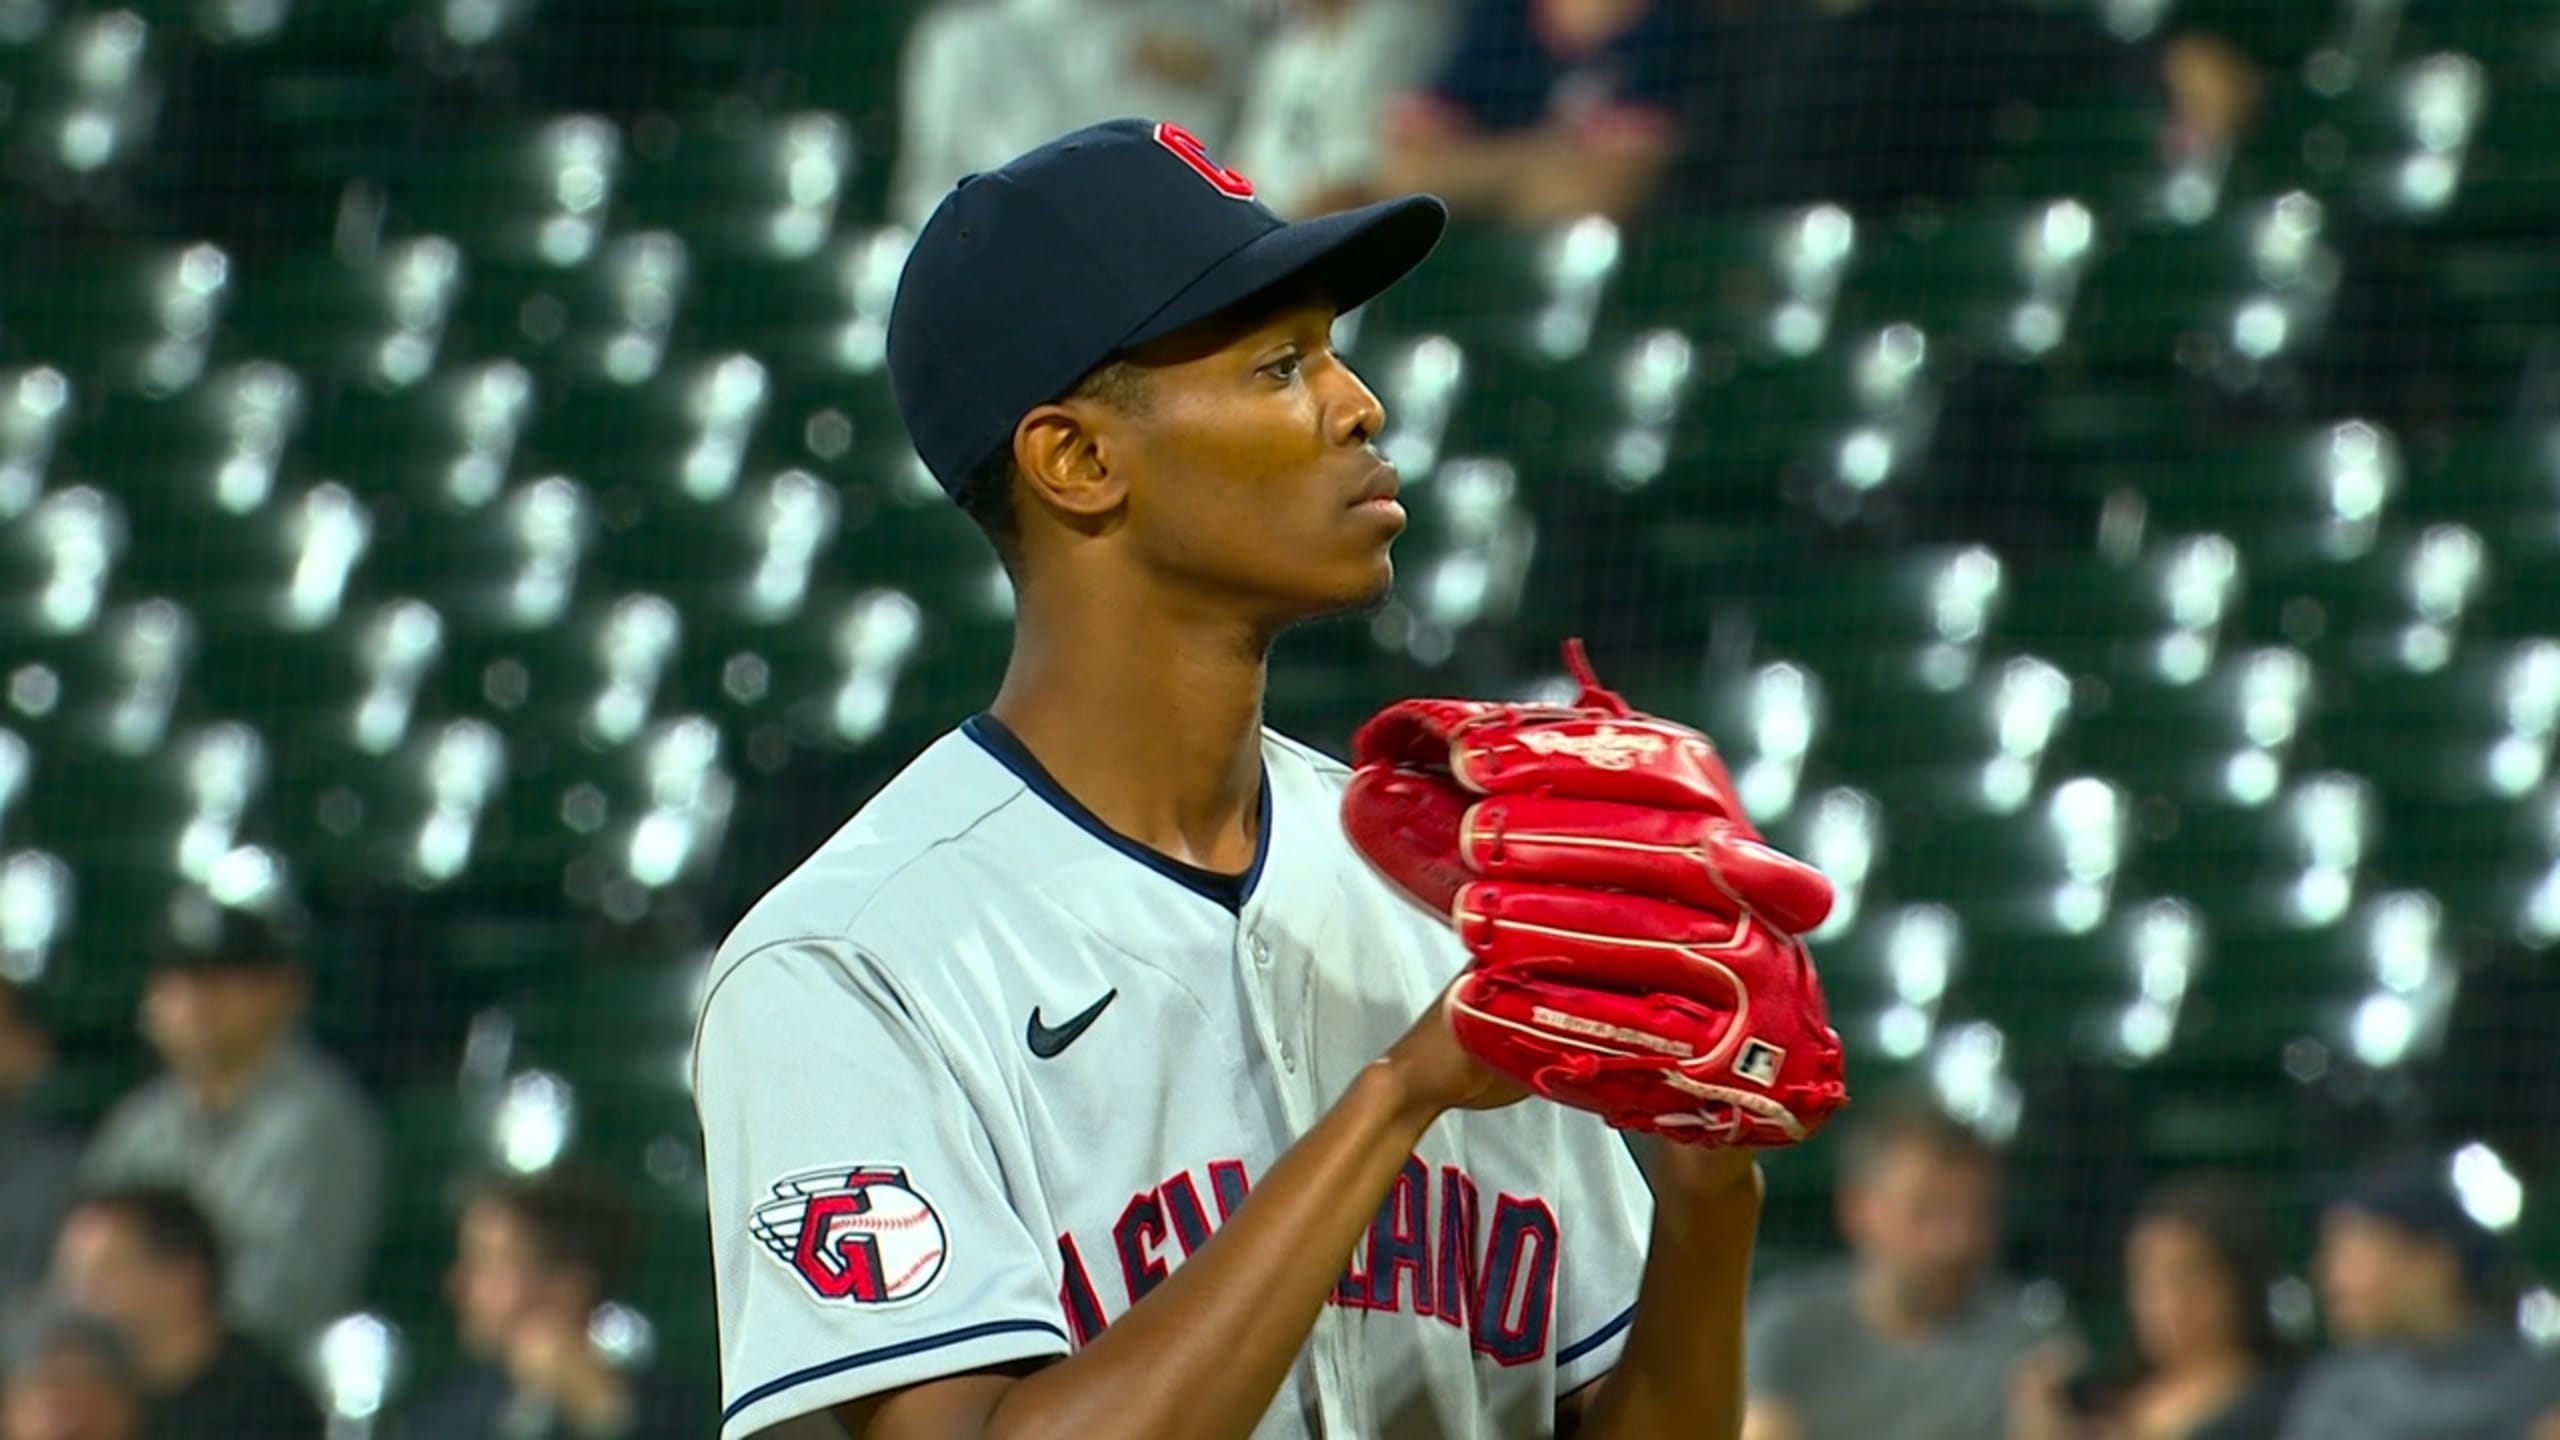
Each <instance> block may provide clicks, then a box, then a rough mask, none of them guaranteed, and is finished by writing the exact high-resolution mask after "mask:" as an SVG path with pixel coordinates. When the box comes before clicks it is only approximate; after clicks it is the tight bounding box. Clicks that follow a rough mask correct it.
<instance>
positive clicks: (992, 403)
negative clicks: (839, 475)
mask: <svg viewBox="0 0 2560 1440" xmlns="http://www.w3.org/2000/svg"><path fill="white" fill-rule="evenodd" d="M1447 225H1448V209H1447V207H1445V206H1443V205H1442V204H1441V203H1440V201H1439V200H1438V199H1437V198H1436V197H1433V196H1429V195H1412V196H1407V197H1405V198H1403V199H1400V200H1389V201H1385V202H1383V203H1381V204H1376V205H1370V206H1366V207H1364V208H1361V209H1358V210H1350V211H1345V212H1343V213H1342V214H1338V215H1327V216H1324V217H1322V218H1319V219H1314V220H1304V221H1300V222H1298V223H1296V224H1291V223H1289V222H1288V221H1286V220H1283V219H1281V218H1280V217H1279V216H1278V215H1276V214H1274V213H1272V211H1271V209H1270V208H1269V207H1268V206H1266V205H1264V204H1263V203H1262V202H1261V201H1259V200H1257V199H1255V198H1254V193H1253V182H1252V181H1250V180H1248V179H1246V178H1245V177H1244V176H1242V175H1239V174H1237V173H1236V172H1235V171H1233V170H1230V169H1228V168H1226V167H1225V166H1223V165H1220V164H1219V163H1218V162H1217V161H1215V160H1212V159H1210V158H1209V156H1208V154H1207V152H1206V151H1204V150H1203V149H1202V148H1201V146H1200V142H1199V141H1198V140H1196V139H1193V138H1192V136H1191V135H1190V134H1189V132H1187V131H1185V130H1183V129H1182V128H1181V127H1180V126H1177V125H1170V124H1163V123H1159V122H1155V121H1149V120H1110V121H1105V122H1104V123H1102V124H1099V125H1092V126H1088V127H1086V128H1085V129H1082V130H1078V131H1075V132H1073V133H1071V134H1068V135H1064V136H1061V137H1059V138H1058V139H1056V140H1052V141H1050V142H1049V143H1048V144H1046V145H1043V146H1041V147H1040V148H1039V149H1037V150H1033V151H1031V152H1030V153H1028V154H1026V155H1022V156H1020V157H1018V158H1016V159H1015V160H1013V161H1012V162H1011V163H1009V164H1007V165H1005V166H1003V167H1002V168H1001V169H997V170H991V171H987V172H985V173H983V174H978V175H970V176H967V177H965V178H963V179H962V180H961V181H960V183H959V185H958V186H956V187H955V188H954V189H953V190H952V192H951V193H950V194H949V195H947V196H945V197H943V201H942V204H941V205H940V206H939V207H937V208H936V209H935V210H934V212H933V217H932V218H931V219H929V220H927V221H926V222H925V225H924V230H923V232H922V233H921V234H919V235H918V236H917V237H916V243H915V248H914V250H913V251H912V252H910V253H909V254H908V256H907V265H906V270H905V273H904V274H902V275H901V276H900V277H899V279H898V298H897V300H896V302H895V303H894V304H893V305H892V306H891V307H890V311H889V384H890V387H891V389H893V390H894V391H895V392H896V394H897V399H898V413H899V414H900V415H901V416H903V417H904V418H905V420H906V422H907V435H908V438H909V439H911V440H912V441H913V442H914V443H915V448H916V454H917V455H919V456H921V457H922V458H923V460H924V463H925V468H927V469H929V470H931V471H932V472H933V476H934V478H935V479H937V480H939V481H941V482H942V488H943V489H944V490H945V491H946V492H948V493H949V494H950V495H951V496H952V498H954V499H958V498H960V495H961V492H962V490H963V488H964V487H965V486H966V485H967V484H968V482H969V480H970V478H971V477H972V476H974V475H976V474H977V473H978V472H979V471H980V470H981V469H983V468H984V467H985V466H986V465H987V463H988V462H989V461H990V460H991V459H993V458H994V457H995V455H996V454H997V453H998V452H999V451H1001V450H1003V449H1004V448H1006V447H1007V446H1010V445H1011V444H1012V443H1013V432H1014V427H1016V426H1017V425H1019V424H1020V423H1021V422H1022V417H1023V415H1024V413H1025V412H1027V411H1029V410H1030V409H1031V408H1032V407H1033V406H1035V405H1044V404H1047V403H1048V402H1049V401H1052V400H1055V399H1057V398H1058V397H1059V396H1060V395H1063V394H1065V393H1066V392H1067V390H1068V389H1070V388H1071V387H1072V386H1074V384H1075V383H1076V382H1077V381H1078V380H1080V379H1082V378H1083V377H1084V376H1085V375H1086V374H1087V373H1088V372H1090V371H1092V370H1093V369H1094V368H1095V367H1096V366H1099V365H1101V364H1102V363H1104V362H1105V361H1107V360H1110V359H1111V358H1112V357H1113V356H1115V355H1118V354H1120V353H1121V352H1123V351H1126V350H1130V349H1134V348H1136V347H1137V346H1140V345H1144V344H1146V343H1147V342H1148V341H1151V340H1159V339H1162V338H1163V337H1165V336H1167V335H1170V334H1172V333H1174V332H1175V331H1177V330H1180V329H1182V328H1183V327H1184V326H1186V325H1190V324H1193V323H1194V322H1196V321H1200V320H1205V319H1207V318H1208V317H1210V316H1212V315H1215V314H1217V313H1218V312H1220V311H1222V310H1225V309H1228V308H1229V307H1231V306H1234V305H1236V304H1238V303H1240V302H1242V301H1245V300H1249V299H1251V298H1252V297H1254V296H1256V295H1259V294H1261V293H1263V292H1265V291H1267V290H1270V289H1272V288H1273V287H1275V286H1278V285H1281V284H1284V283H1287V282H1289V281H1292V280H1297V279H1301V278H1305V279H1311V280H1314V281H1316V282H1317V283H1319V284H1321V285H1322V286H1323V287H1324V289H1325V291H1326V293H1327V294H1329V295H1330V296H1331V297H1332V299H1333V301H1334V303H1335V304H1336V305H1338V306H1340V307H1341V308H1342V309H1344V310H1349V309H1351V308H1352V307H1353V306H1355V305H1358V304H1360V303H1361V302H1363V301H1365V300H1368V299H1369V298H1370V297H1371V296H1374V295H1376V294H1377V293H1378V292H1379V291H1381V290H1384V289H1386V288H1387V287H1388V286H1389V285H1392V284H1394V283H1395V282H1396V281H1397V280H1398V279H1399V278H1401V277H1402V276H1403V275H1404V274H1405V273H1406V272H1407V271H1409V270H1411V269H1413V267H1414V266H1416V265H1419V264H1421V263H1422V260H1423V257H1425V256H1427V255H1429V254H1430V253H1431V250H1432V247H1433V246H1435V245H1437V244H1439V243H1440V232H1441V231H1442V230H1443V229H1445V228H1447Z"/></svg>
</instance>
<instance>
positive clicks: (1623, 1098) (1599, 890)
mask: <svg viewBox="0 0 2560 1440" xmlns="http://www.w3.org/2000/svg"><path fill="white" fill-rule="evenodd" d="M1565 663H1566V664H1567V665H1568V666H1569V667H1570V668H1571V669H1572V671H1573V675H1574V678H1575V679H1577V680H1579V681H1581V682H1582V695H1581V698H1580V699H1579V700H1577V701H1576V702H1575V703H1574V704H1572V705H1570V706H1563V707H1556V706H1537V705H1504V704H1491V703H1486V702H1480V701H1471V700H1407V701H1404V702H1402V703H1400V704H1396V705H1392V706H1389V707H1388V708H1387V709H1386V710H1384V711H1382V712H1380V713H1379V715H1378V716H1377V717H1376V718H1375V719H1373V720H1371V721H1370V722H1369V723H1368V724H1366V725H1364V726H1362V727H1361V728H1360V733H1359V734H1358V735H1357V736H1355V737H1354V738H1353V740H1352V759H1353V764H1354V765H1355V766H1356V767H1357V769H1356V770H1355V772H1354V773H1353V775H1352V778H1351V783H1350V786H1349V788H1348V789H1347V790H1346V791H1345V792H1344V795H1343V807H1342V813H1343V828H1344V830H1345V831H1346V832H1347V833H1348V834H1349V835H1350V837H1351V841H1352V843H1353V844H1355V845H1357V846H1358V847H1359V848H1360V852H1361V853H1362V854H1364V855H1366V856H1367V857H1368V858H1369V860H1370V863H1372V864H1373V865H1375V866H1377V868H1378V869H1379V870H1380V871H1381V872H1382V873H1383V874H1385V875H1386V876H1387V878H1388V879H1390V880H1392V881H1394V882H1395V883H1396V884H1397V885H1398V886H1399V887H1401V888H1402V889H1403V890H1404V891H1405V892H1406V893H1408V894H1410V895H1412V896H1413V897H1414V898H1415V899H1416V900H1418V901H1420V902H1422V903H1423V904H1424V905H1427V906H1430V907H1431V908H1432V909H1434V910H1437V911H1439V912H1441V913H1444V914H1446V915H1448V916H1449V917H1450V920H1451V923H1452V924H1453V925H1454V926H1455V928H1456V929H1457V932H1458V935H1459V938H1460V939H1462V940H1463V941H1465V943H1466V946H1467V950H1468V952H1469V954H1470V955H1472V956H1473V961H1472V963H1471V964H1470V965H1469V967H1468V970H1467V973H1466V974H1465V975H1464V976H1462V977H1461V978H1460V979H1459V981H1458V984H1457V986H1456V988H1455V989H1454V990H1453V991H1452V993H1451V996H1450V1006H1449V1016H1450V1023H1451V1025H1452V1026H1453V1027H1454V1028H1455V1029H1456V1031H1457V1036H1458V1041H1459V1043H1460V1044H1462V1045H1464V1046H1465V1047H1466V1048H1467V1049H1468V1050H1469V1051H1470V1052H1472V1053H1474V1054H1475V1055H1476V1056H1477V1057H1478V1058H1480V1059H1482V1060H1483V1061H1484V1062H1485V1063H1486V1064H1488V1065H1491V1066H1492V1067H1493V1068H1495V1069H1496V1070H1499V1071H1501V1072H1502V1073H1503V1074H1505V1075H1508V1076H1510V1077H1512V1078H1513V1079H1515V1080H1518V1081H1519V1082H1521V1083H1522V1084H1524V1085H1527V1086H1529V1087H1530V1088H1531V1089H1533V1090H1535V1091H1537V1092H1538V1093H1539V1094H1541V1095H1544V1096H1546V1097H1548V1098H1549V1099H1552V1100H1556V1101H1559V1102H1561V1103H1563V1104H1567V1105H1571V1106H1574V1107H1576V1108H1578V1109H1583V1110H1590V1111H1593V1112H1596V1113H1597V1114H1599V1115H1601V1116H1603V1117H1605V1118H1606V1119H1607V1120H1608V1122H1609V1123H1610V1124H1612V1125H1615V1126H1617V1127H1619V1128H1621V1129H1631V1130H1643V1131H1649V1132H1651V1133H1654V1134H1658V1135H1661V1136H1662V1137H1664V1138H1665V1139H1669V1140H1677V1141H1683V1142H1687V1143H1690V1144H1697V1145H1708V1146H1726V1145H1751V1146H1777V1145H1790V1144H1794V1143H1795V1142H1797V1141H1800V1140H1803V1139H1805V1138H1807V1137H1808V1136H1810V1135H1812V1134H1813V1133H1814V1132H1815V1131H1817V1130H1819V1129H1821V1128H1822V1124H1823V1122H1824V1121H1825V1120H1828V1119H1829V1118H1830V1117H1831V1114H1832V1112H1834V1111H1836V1110H1838V1109H1839V1108H1840V1107H1841V1106H1842V1105H1843V1104H1846V1103H1847V1101H1848V1091H1847V1088H1846V1086H1845V1085H1844V1084H1843V1082H1842V1079H1841V1063H1840V1037H1839V1035H1838V1034H1837V1033H1835V1032H1834V1031H1833V1030H1832V1029H1831V1026H1830V1023H1829V1021H1828V1018H1827V1017H1826V1015H1825V1013H1824V1007H1823V999H1822V985H1821V981H1820V979H1819V977H1817V976H1816V975H1815V974H1814V969H1813V960H1812V957H1811V956H1810V955H1808V954H1807V953H1806V951H1805V948H1804V944H1803V942H1802V941H1801V940H1799V939H1798V938H1797V937H1798V936H1799V935H1801V934H1802V933H1803V932H1804V931H1806V930H1809V929H1812V928H1813V927H1814V926H1816V925H1819V924H1821V923H1822V919H1823V917H1824V916H1825V915H1827V914H1829V913H1830V909H1831V883H1830V882H1829V881H1828V880H1826V879H1824V878H1823V876H1822V873H1821V872H1820V871H1818V870H1815V869H1813V868H1812V867H1811V866H1809V865H1806V864H1804V863H1802V862H1800V861H1797V860H1793V859H1790V858H1788V857H1787V856H1784V855H1781V854H1779V853H1778V852H1777V851H1775V850H1772V849H1770V848H1769V847H1768V846H1767V845H1766V844H1764V843H1762V841H1761V839H1760V834H1759V832H1758V831H1757V830H1755V829H1753V828H1752V825H1751V821H1750V819H1749V818H1748V817H1747V816H1745V815H1744V814H1743V811H1742V806H1741V803H1740V802H1739V801H1738V800H1737V799H1736V798H1735V797H1734V793H1733V782H1732V780H1731V779H1730V778H1729V777H1728V776H1727V775H1726V773H1725V768H1724V762H1723V761H1722V760H1720V759H1718V758H1717V756H1716V751H1715V746H1714V745H1713V744H1712V743H1711V742H1709V741H1708V739H1707V737H1705V736H1704V735H1701V734H1699V733H1698V732H1697V731H1695V730H1692V729H1690V728H1688V727H1687V726H1685V725H1678V724H1674V723H1672V722H1671V721H1668V720H1662V719H1657V718H1655V717H1654V716H1650V715H1645V714H1642V713H1639V712H1637V711H1634V710H1631V709H1629V708H1628V707H1627V703H1626V702H1625V701H1624V700H1622V699H1620V698H1619V697H1618V696H1617V695H1615V694H1613V693H1611V692H1610V691H1608V690H1604V689H1602V688H1601V687H1600V682H1599V681H1598V680H1597V679H1595V678H1593V676H1592V673H1591V667H1590V663H1589V661H1588V660H1587V659H1586V658H1585V657H1584V655H1583V652H1582V645H1581V642H1580V641H1568V642H1567V643H1566V645H1565Z"/></svg>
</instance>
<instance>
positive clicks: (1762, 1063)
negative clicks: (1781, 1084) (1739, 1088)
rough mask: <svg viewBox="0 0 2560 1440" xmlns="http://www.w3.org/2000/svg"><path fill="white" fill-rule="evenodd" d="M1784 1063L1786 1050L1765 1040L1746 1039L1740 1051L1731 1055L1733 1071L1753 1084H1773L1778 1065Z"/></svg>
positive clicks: (1776, 1081) (1775, 1079)
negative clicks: (1733, 1055)
mask: <svg viewBox="0 0 2560 1440" xmlns="http://www.w3.org/2000/svg"><path fill="white" fill-rule="evenodd" d="M1786 1063H1787V1052H1786V1051H1784V1050H1781V1049H1779V1048H1778V1047H1777V1046H1775V1045H1772V1044H1770V1043H1769V1042H1768V1041H1766V1040H1746V1041H1744V1042H1743V1044H1742V1053H1741V1054H1739V1055H1736V1056H1735V1057H1733V1073H1734V1074H1736V1075H1739V1076H1741V1077H1742V1078H1743V1079H1745V1080H1748V1081H1750V1082H1751V1083H1753V1084H1754V1085H1775V1084H1777V1083H1778V1067H1779V1066H1781V1065H1784V1064H1786Z"/></svg>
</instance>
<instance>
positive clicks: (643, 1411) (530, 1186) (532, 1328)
mask: <svg viewBox="0 0 2560 1440" xmlns="http://www.w3.org/2000/svg"><path fill="white" fill-rule="evenodd" d="M633 1229H634V1223H633V1219H632V1215H631V1211H630V1208H629V1207H628V1206H627V1205H625V1204H624V1203H623V1201H622V1199H621V1198H620V1197H619V1196H618V1195H616V1194H615V1193H614V1192H613V1190H612V1189H610V1188H609V1187H607V1186H606V1185H605V1184H604V1183H603V1182H601V1181H599V1180H597V1179H594V1178H591V1177H586V1176H581V1175H577V1174H574V1173H568V1172H559V1171H555V1172H553V1173H552V1174H550V1175H547V1176H544V1177H542V1178H540V1179H535V1180H529V1181H522V1182H516V1183H511V1184H498V1185H492V1186H490V1187H489V1188H487V1189H484V1190H482V1191H481V1192H480V1193H479V1194H478V1195H477V1196H475V1197H474V1198H473V1199H472V1201H471V1203H470V1205H469V1206H468V1207H466V1208H465V1209H464V1211H463V1215H462V1227H461V1238H460V1241H459V1243H458V1246H457V1253H456V1255H455V1257H454V1262H453V1271H452V1274H451V1275H450V1277H449V1278H448V1281H447V1285H446V1292H447V1294H448V1296H449V1297H450V1298H451V1300H452V1303H453V1310H454V1318H455V1321H456V1328H457V1329H458V1330H459V1331H460V1338H461V1341H462V1348H463V1350H464V1351H465V1352H466V1353H467V1354H469V1355H470V1356H471V1364H470V1366H469V1367H468V1368H467V1369H466V1370H464V1372H463V1373H462V1374H461V1375H459V1376H458V1377H456V1378H455V1379H453V1380H452V1381H450V1382H448V1383H447V1384H446V1386H445V1387H444V1389H443V1390H441V1391H439V1392H438V1393H436V1394H435V1395H434V1396H432V1397H431V1398H429V1399H428V1400H427V1401H426V1402H425V1403H424V1404H423V1405H422V1406H420V1408H419V1409H418V1411H417V1413H416V1414H415V1415H414V1416H413V1417H412V1418H411V1420H410V1422H409V1424H408V1425H407V1426H406V1427H404V1429H403V1430H402V1432H401V1433H402V1434H403V1435H404V1436H405V1437H407V1440H485V1437H489V1436H506V1437H508V1440H571V1437H579V1436H606V1435H610V1436H619V1437H632V1440H652V1437H664V1440H696V1437H699V1436H701V1435H703V1434H705V1433H707V1432H708V1431H709V1430H710V1429H711V1428H712V1420H711V1417H710V1416H709V1415H708V1413H707V1405H706V1404H705V1403H703V1402H702V1401H700V1399H699V1397H696V1396H694V1395H693V1394H692V1393H691V1392H690V1391H688V1390H686V1389H685V1388H684V1387H683V1386H681V1385H678V1384H676V1383H674V1382H672V1381H671V1380H669V1379H668V1378H667V1377H666V1376H665V1375H664V1374H663V1373H662V1372H659V1371H656V1370H648V1369H640V1370H634V1369H631V1368H628V1367H627V1362H624V1361H622V1360H619V1359H617V1358H616V1357H615V1356H613V1355H611V1354H609V1353H607V1352H606V1351H605V1350H604V1349H603V1348H602V1347H601V1346H600V1345H599V1344H598V1342H597V1338H596V1324H595V1320H596V1312H597V1309H598V1307H600V1306H602V1305H603V1304H604V1302H605V1301H607V1300H609V1299H611V1298H612V1297H613V1295H614V1292H615V1287H616V1286H617V1285H618V1284H619V1283H620V1280H621V1276H622V1272H623V1267H624V1266H625V1264H626V1263H627V1262H628V1260H629V1258H630V1252H631V1248H632V1243H633Z"/></svg>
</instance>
